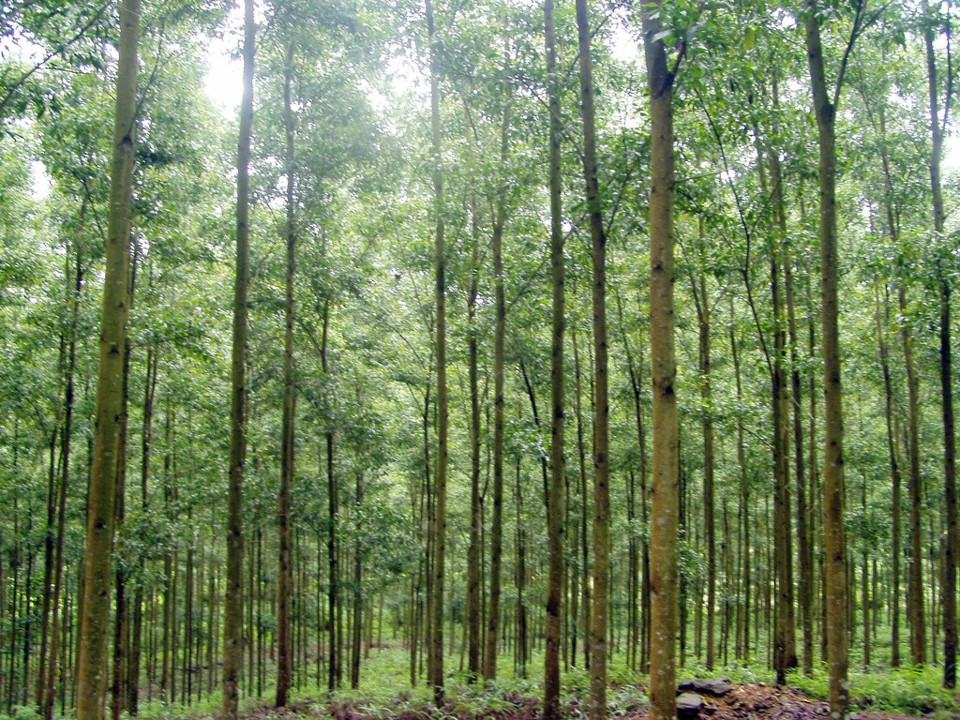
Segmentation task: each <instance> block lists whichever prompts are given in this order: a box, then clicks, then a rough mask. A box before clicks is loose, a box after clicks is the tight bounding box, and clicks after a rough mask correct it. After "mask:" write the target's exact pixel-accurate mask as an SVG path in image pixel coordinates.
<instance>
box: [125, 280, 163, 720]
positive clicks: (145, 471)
mask: <svg viewBox="0 0 960 720" xmlns="http://www.w3.org/2000/svg"><path fill="white" fill-rule="evenodd" d="M150 278H151V279H150V282H151V283H152V270H151V274H150ZM158 358H159V351H158V349H157V348H156V347H154V346H153V345H152V344H151V345H148V346H147V373H146V379H145V382H144V391H143V430H142V432H141V435H140V510H141V512H142V513H143V515H144V517H146V516H147V512H148V510H149V499H148V495H147V488H148V484H149V481H150V451H151V447H152V443H153V400H154V396H155V394H156V388H157V363H158ZM137 564H138V566H139V568H140V570H141V572H140V573H139V574H138V577H137V582H136V586H135V588H134V595H133V607H132V608H131V612H132V622H131V625H132V627H131V637H130V653H129V658H128V660H127V664H128V667H127V702H126V710H127V713H128V714H130V715H131V716H132V717H136V716H137V714H138V713H139V704H140V665H141V663H140V659H141V655H142V653H141V648H142V645H143V595H144V577H143V575H144V573H143V571H144V570H145V560H144V558H143V555H142V554H139V555H138V557H137Z"/></svg>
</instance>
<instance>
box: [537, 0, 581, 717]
mask: <svg viewBox="0 0 960 720" xmlns="http://www.w3.org/2000/svg"><path fill="white" fill-rule="evenodd" d="M580 22H581V19H580V6H579V5H578V6H577V24H578V26H579V25H580ZM543 25H544V36H545V38H546V41H545V44H546V48H545V50H546V56H547V94H548V98H549V100H548V103H549V109H550V121H549V131H548V132H549V144H550V163H549V175H550V178H549V186H550V268H551V282H550V287H551V292H552V296H553V307H552V328H551V334H550V338H551V346H550V347H551V349H550V411H551V412H550V484H549V491H548V493H547V546H548V553H549V562H548V571H547V603H546V611H547V618H546V627H545V629H544V636H545V639H546V645H547V647H546V654H545V658H544V681H543V717H544V720H558V718H559V717H560V604H561V598H560V592H561V589H562V587H563V507H562V506H563V494H562V493H563V481H564V477H563V472H564V463H563V430H564V427H563V423H564V416H563V390H564V388H563V331H564V310H565V308H564V305H565V301H566V295H565V288H564V260H563V228H562V226H561V223H562V221H563V217H562V212H563V211H562V208H561V205H560V196H561V193H562V190H563V188H562V178H561V175H560V137H561V133H562V130H561V127H560V122H561V120H560V86H559V78H558V76H557V51H556V38H555V33H554V17H553V0H545V2H544V4H543ZM582 32H583V31H582V29H581V33H582ZM582 50H583V46H582V40H581V51H582ZM589 57H590V56H589V48H588V50H587V56H586V62H587V65H588V66H589ZM581 60H583V56H582V54H581ZM580 67H581V86H582V84H583V79H582V73H583V62H581V66H580ZM588 72H589V70H588ZM587 82H589V79H588V80H587ZM584 102H585V103H586V97H585V98H584ZM584 107H585V108H586V105H585V106H584ZM584 117H585V118H586V117H587V116H586V109H585V110H584ZM584 132H585V133H586V132H587V131H586V129H585V130H584ZM588 142H589V140H588Z"/></svg>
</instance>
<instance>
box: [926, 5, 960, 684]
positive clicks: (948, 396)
mask: <svg viewBox="0 0 960 720" xmlns="http://www.w3.org/2000/svg"><path fill="white" fill-rule="evenodd" d="M924 7H925V9H926V3H924ZM923 38H924V45H925V47H926V54H927V83H928V85H929V91H930V137H931V145H932V148H931V152H930V191H931V195H932V196H933V229H934V232H935V233H936V237H937V242H940V241H941V236H942V235H943V231H944V223H945V215H944V211H943V188H942V186H941V182H940V160H941V157H942V155H943V128H945V127H946V125H947V121H948V120H949V115H950V92H951V90H952V81H953V78H952V77H950V78H947V83H948V88H947V100H946V107H945V108H944V112H943V118H942V120H941V118H940V109H939V100H938V98H939V91H938V89H937V60H936V53H935V51H934V28H933V25H932V22H931V21H930V20H928V21H927V22H926V23H925V24H924V32H923ZM941 123H942V125H941ZM952 271H953V268H950V269H947V268H943V267H940V262H939V261H938V274H939V291H940V392H941V407H942V417H943V488H944V490H943V493H944V504H945V505H946V522H947V537H946V542H945V543H944V557H943V590H942V595H941V596H942V598H943V686H944V687H945V688H954V687H956V685H957V558H958V555H960V547H958V540H960V539H958V537H957V468H956V430H955V425H954V417H953V361H952V358H951V350H950V279H949V274H951V273H952Z"/></svg>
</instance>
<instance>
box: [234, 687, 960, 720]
mask: <svg viewBox="0 0 960 720" xmlns="http://www.w3.org/2000/svg"><path fill="white" fill-rule="evenodd" d="M696 694H698V695H700V697H702V698H703V706H702V707H701V708H700V711H699V714H697V715H696V716H695V720H822V719H828V718H829V717H830V712H829V707H828V705H827V703H826V702H824V701H822V700H816V699H814V698H811V697H810V696H808V695H807V694H805V693H804V692H803V691H802V690H800V689H799V688H795V687H775V686H772V685H766V684H764V683H757V684H750V685H734V686H733V687H732V689H731V690H730V691H729V692H727V693H725V694H724V695H722V696H716V695H713V694H711V693H710V692H705V691H699V692H697V693H696ZM585 701H586V698H584V699H583V702H580V701H578V700H573V701H571V702H570V704H569V705H568V706H567V707H566V708H564V710H565V712H564V715H565V716H566V717H569V718H571V719H572V720H582V719H583V718H585V717H586V715H587V708H586V702H585ZM478 710H479V709H478V708H477V707H476V706H473V707H470V708H469V709H468V708H467V707H465V706H462V705H459V704H458V703H457V702H456V700H453V701H452V702H451V703H450V704H449V705H447V706H446V707H444V708H442V709H441V710H437V709H435V708H432V707H417V708H411V707H410V706H409V705H405V703H403V702H401V701H399V699H398V702H397V705H396V706H394V707H376V708H374V707H370V706H365V705H363V704H354V703H352V702H350V701H343V700H340V701H333V702H331V703H325V702H320V703H295V704H294V705H292V706H291V707H289V708H287V709H286V710H279V711H278V710H276V709H275V708H272V707H269V706H267V705H262V706H260V707H258V708H255V709H253V710H251V711H249V712H247V713H245V714H244V716H245V720H303V718H322V719H323V720H327V719H330V720H480V718H485V719H489V720H539V718H540V717H541V714H542V713H541V711H542V708H541V706H540V701H539V698H533V697H523V696H520V695H514V696H512V697H504V698H502V699H501V701H500V702H498V703H497V706H496V707H495V708H494V707H491V708H490V709H489V710H487V711H482V712H478ZM621 712H622V711H621ZM619 718H622V719H623V720H645V719H646V718H647V709H646V708H643V709H637V710H633V711H627V712H626V713H624V714H622V715H620V716H619ZM850 718H851V720H925V719H923V718H918V717H917V716H912V715H902V714H898V713H890V712H869V711H857V712H854V713H853V714H851V716H850ZM613 720H617V719H616V718H613ZM691 720H693V718H691ZM955 720H960V718H957V719H955Z"/></svg>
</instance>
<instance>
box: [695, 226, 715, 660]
mask: <svg viewBox="0 0 960 720" xmlns="http://www.w3.org/2000/svg"><path fill="white" fill-rule="evenodd" d="M700 232H701V238H700V240H701V242H703V240H704V239H703V237H702V233H703V221H702V220H701V222H700ZM691 282H692V283H693V297H694V301H695V305H696V309H697V321H698V322H697V325H698V329H699V333H698V338H699V360H700V400H701V402H702V404H703V407H702V409H701V412H702V414H703V421H702V429H703V531H704V536H705V538H704V539H705V540H706V544H707V628H706V630H707V638H706V644H707V657H706V665H707V669H708V670H712V669H713V666H714V663H715V662H716V648H715V646H714V634H715V629H714V628H715V623H716V602H717V599H716V592H717V554H716V538H715V525H714V492H713V491H714V482H713V464H714V452H713V445H714V436H713V418H712V417H711V413H712V412H713V409H712V400H711V397H710V390H711V388H710V299H709V296H708V295H707V279H706V275H705V272H702V273H701V274H700V282H699V285H700V287H699V290H698V289H697V285H696V281H693V280H692V281H691Z"/></svg>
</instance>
